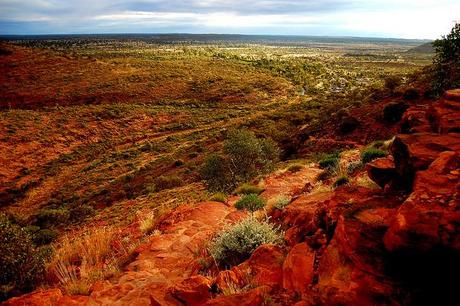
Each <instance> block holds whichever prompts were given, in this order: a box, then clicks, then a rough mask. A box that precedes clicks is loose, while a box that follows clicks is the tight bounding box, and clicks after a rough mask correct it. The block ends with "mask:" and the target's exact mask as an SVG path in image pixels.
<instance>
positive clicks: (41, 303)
mask: <svg viewBox="0 0 460 306" xmlns="http://www.w3.org/2000/svg"><path fill="white" fill-rule="evenodd" d="M62 298H63V295H62V292H61V290H60V289H50V290H44V291H36V292H32V293H29V294H26V295H23V296H20V297H15V298H12V299H9V300H8V301H6V302H4V303H2V305H5V306H50V305H57V304H58V302H59V300H60V299H62Z"/></svg>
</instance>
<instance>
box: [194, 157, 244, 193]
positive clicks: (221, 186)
mask: <svg viewBox="0 0 460 306" xmlns="http://www.w3.org/2000/svg"><path fill="white" fill-rule="evenodd" d="M201 176H202V178H203V179H204V180H205V181H206V184H207V187H208V189H209V190H211V191H228V190H231V189H233V188H235V186H236V182H235V181H234V176H233V175H232V174H231V172H230V165H229V161H228V160H227V158H225V156H223V155H220V154H215V153H214V154H211V155H209V156H208V157H207V158H206V160H205V161H204V164H203V167H202V168H201Z"/></svg>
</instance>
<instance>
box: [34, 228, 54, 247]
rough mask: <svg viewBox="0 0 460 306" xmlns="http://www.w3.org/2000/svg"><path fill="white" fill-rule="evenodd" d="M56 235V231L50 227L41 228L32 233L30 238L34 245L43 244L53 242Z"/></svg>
mask: <svg viewBox="0 0 460 306" xmlns="http://www.w3.org/2000/svg"><path fill="white" fill-rule="evenodd" d="M57 236H58V233H57V232H56V231H53V230H50V229H42V230H39V231H38V232H36V233H34V234H33V236H32V240H33V242H34V243H35V244H36V245H45V244H50V243H51V242H53V241H54V240H55V239H56V238H57Z"/></svg>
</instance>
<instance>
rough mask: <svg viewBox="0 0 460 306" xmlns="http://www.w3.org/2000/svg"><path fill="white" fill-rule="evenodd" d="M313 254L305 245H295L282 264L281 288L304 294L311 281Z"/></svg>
mask: <svg viewBox="0 0 460 306" xmlns="http://www.w3.org/2000/svg"><path fill="white" fill-rule="evenodd" d="M314 261H315V253H314V252H313V251H312V250H311V249H310V248H309V247H308V245H307V243H305V242H304V243H299V244H297V245H295V246H294V247H293V248H292V249H291V250H290V252H289V254H288V256H287V257H286V260H285V261H284V264H283V288H284V289H286V290H289V291H293V292H298V293H305V292H306V291H307V290H308V287H309V286H310V284H311V283H312V281H313V276H314Z"/></svg>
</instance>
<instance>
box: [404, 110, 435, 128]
mask: <svg viewBox="0 0 460 306" xmlns="http://www.w3.org/2000/svg"><path fill="white" fill-rule="evenodd" d="M427 109H428V107H427V106H413V107H410V108H409V109H408V110H407V111H406V112H405V113H404V115H403V117H402V119H401V133H403V134H413V133H430V132H432V130H431V126H430V122H429V121H428V119H427V118H426V111H427Z"/></svg>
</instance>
